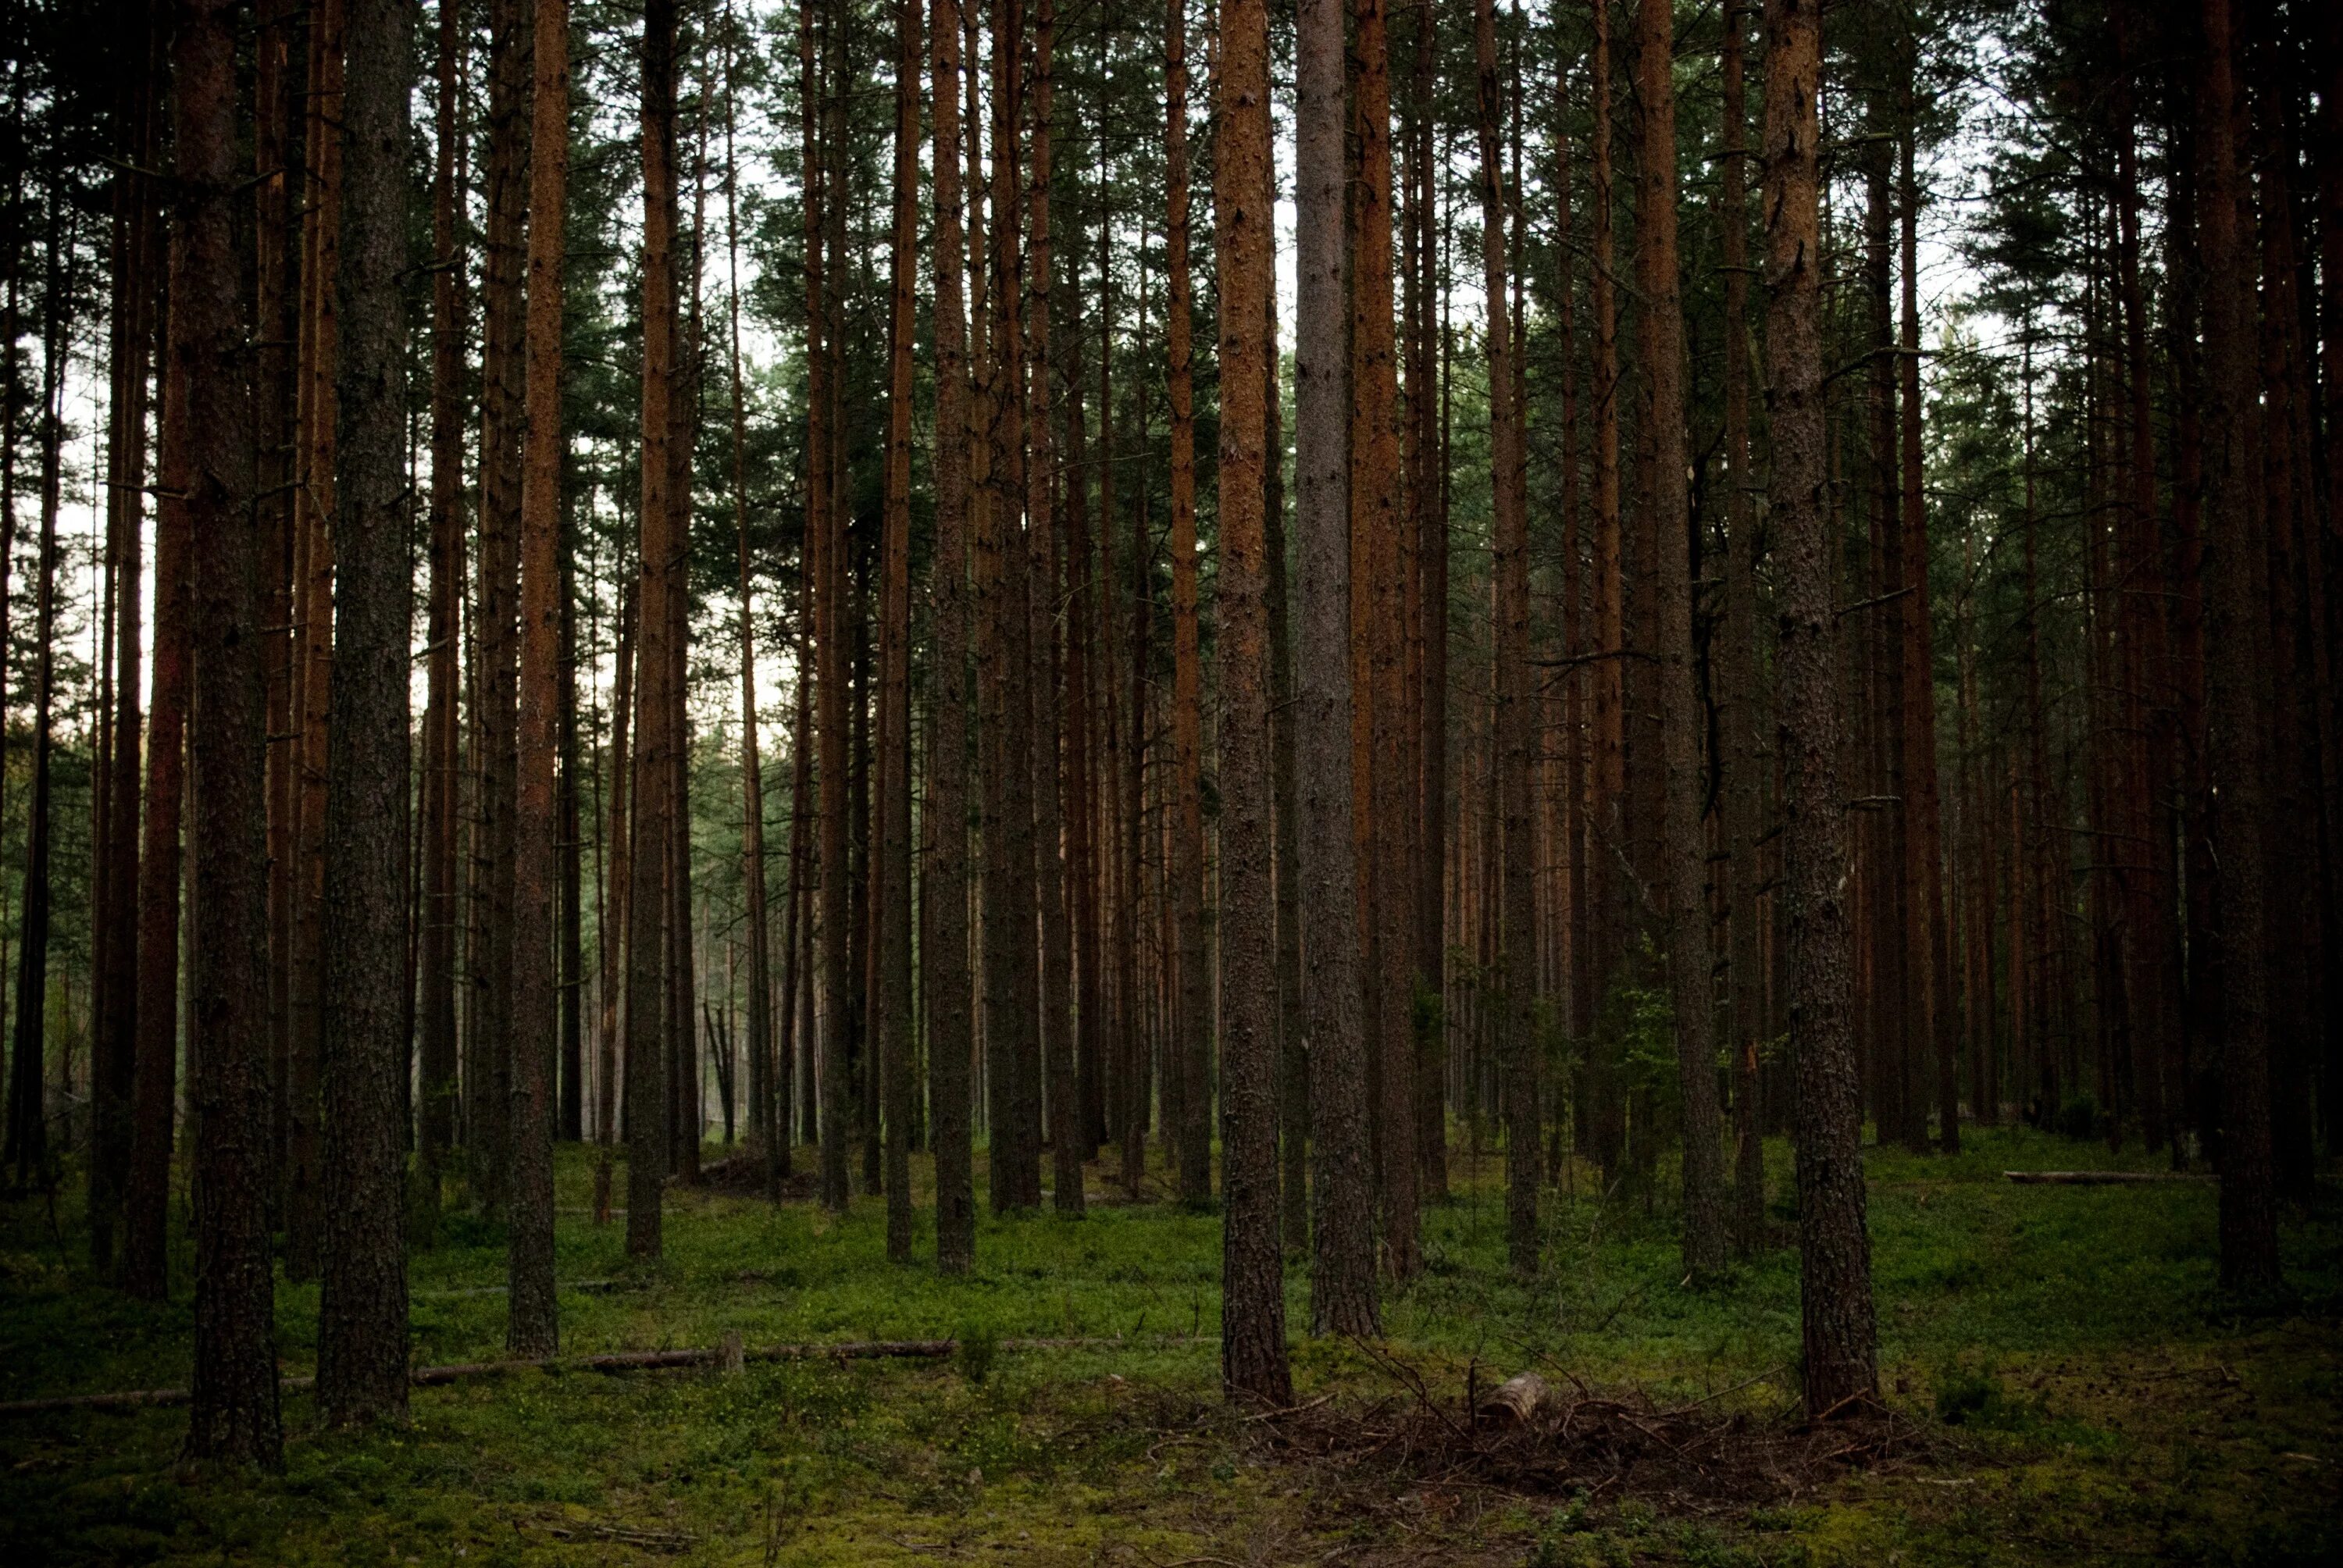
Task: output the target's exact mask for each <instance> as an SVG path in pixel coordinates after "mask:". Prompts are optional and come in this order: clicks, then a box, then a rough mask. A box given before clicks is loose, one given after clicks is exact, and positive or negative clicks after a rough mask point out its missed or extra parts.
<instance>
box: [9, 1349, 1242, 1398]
mask: <svg viewBox="0 0 2343 1568" xmlns="http://www.w3.org/2000/svg"><path fill="white" fill-rule="evenodd" d="M1195 1337H1196V1336H1193V1335H1187V1334H1175V1335H1167V1336H1165V1337H1164V1338H1163V1339H1161V1340H1160V1341H1158V1342H1157V1344H1159V1345H1177V1344H1186V1343H1189V1342H1192V1340H1193V1339H1194V1338H1195ZM1128 1344H1131V1340H1129V1339H1127V1338H1124V1337H1122V1336H1121V1335H1111V1336H1091V1337H1086V1338H1072V1339H1026V1340H1002V1341H1001V1343H1000V1348H1001V1350H1004V1351H1042V1350H1075V1349H1082V1348H1085V1347H1094V1346H1101V1345H1128ZM726 1349H727V1347H726V1346H724V1345H720V1344H718V1345H703V1346H693V1347H690V1348H687V1349H680V1350H665V1351H608V1352H603V1353H601V1354H599V1355H590V1356H546V1357H542V1358H528V1357H522V1358H518V1359H516V1360H511V1361H495V1362H457V1363H455V1364H453V1365H449V1366H437V1367H417V1368H415V1369H414V1370H413V1371H412V1372H409V1373H408V1374H407V1382H410V1383H412V1384H414V1385H415V1386H416V1387H417V1388H436V1387H438V1386H439V1385H441V1384H444V1383H452V1382H464V1381H466V1380H467V1379H470V1378H481V1377H501V1376H503V1375H504V1374H506V1373H507V1372H665V1371H670V1370H673V1369H675V1368H679V1367H696V1366H714V1365H717V1364H719V1362H722V1361H723V1360H724V1358H725V1352H726ZM959 1349H960V1342H959V1341H958V1340H843V1341H836V1342H813V1343H807V1344H781V1345H756V1346H752V1347H747V1348H743V1349H742V1350H740V1351H739V1352H738V1353H739V1356H740V1359H741V1361H743V1362H801V1361H942V1360H945V1359H947V1358H949V1357H950V1356H951V1355H952V1354H953V1353H954V1352H957V1351H958V1350H959ZM316 1386H317V1379H316V1378H315V1377H311V1376H306V1375H303V1376H291V1377H283V1378H279V1379H278V1380H277V1387H278V1388H279V1389H280V1390H281V1391H283V1392H287V1393H297V1392H305V1391H307V1390H308V1389H311V1388H314V1387H316ZM187 1397H188V1395H187V1391H186V1389H183V1388H149V1389H129V1390H124V1391H120V1392H111V1393H75V1394H57V1395H53V1396H51V1397H49V1398H46V1399H19V1400H9V1401H6V1402H0V1417H6V1416H12V1415H42V1414H46V1413H48V1412H53V1411H63V1410H144V1409H147V1408H150V1407H153V1406H158V1405H176V1404H185V1403H186V1402H187Z"/></svg>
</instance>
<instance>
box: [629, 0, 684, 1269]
mask: <svg viewBox="0 0 2343 1568" xmlns="http://www.w3.org/2000/svg"><path fill="white" fill-rule="evenodd" d="M675 29H676V6H675V4H674V0H650V3H649V5H647V6H646V7H645V9H644V12H643V64H642V154H643V263H642V271H643V408H642V414H643V445H642V507H641V516H640V518H639V525H640V528H641V544H640V552H641V558H640V571H641V578H640V582H641V588H640V591H639V597H638V598H637V600H636V617H637V620H636V638H635V657H636V673H635V737H636V739H635V755H634V780H633V786H632V793H633V795H634V818H635V820H634V841H633V847H632V850H631V853H630V857H629V861H630V863H629V865H628V872H629V886H628V892H627V1251H628V1252H629V1253H630V1254H632V1255H634V1256H637V1257H652V1258H656V1257H658V1256H659V1251H660V1248H661V1244H662V1238H661V1235H660V1231H661V1214H660V1203H661V1199H662V1192H663V1189H664V1186H665V1182H666V1179H667V1171H668V1105H669V1092H670V1090H671V1088H672V1086H671V1085H670V1084H669V1081H668V1080H669V1076H670V1061H669V1050H668V1041H669V1010H668V1000H669V992H668V987H667V960H668V940H669V930H668V928H669V923H670V920H671V914H670V910H669V901H668V871H669V865H668V861H669V848H668V846H669V834H670V828H669V812H670V810H672V809H673V807H674V802H673V800H672V798H671V794H670V786H671V781H672V774H673V771H674V768H673V753H672V746H673V738H672V726H671V722H670V718H669V706H670V704H671V703H672V702H673V701H674V700H675V699H676V698H677V696H678V694H677V693H676V692H674V691H673V690H672V689H671V678H672V663H671V660H670V658H669V648H668V644H669V638H670V637H671V636H672V635H673V619H672V617H671V615H670V613H669V608H668V598H669V591H670V584H671V583H672V582H673V580H674V577H675V574H674V572H673V570H672V566H673V563H672V561H671V560H670V557H671V556H672V554H673V553H674V548H675V540H674V536H673V530H672V526H671V525H672V522H673V508H672V506H671V504H670V499H669V491H670V489H671V487H672V486H673V484H674V481H675V475H674V467H673V464H672V461H671V459H670V456H669V447H670V446H671V444H672V442H673V440H674V426H675V421H674V417H673V405H674V399H675V396H676V386H675V383H676V357H677V346H676V336H677V319H676V298H675V208H676V198H675Z"/></svg>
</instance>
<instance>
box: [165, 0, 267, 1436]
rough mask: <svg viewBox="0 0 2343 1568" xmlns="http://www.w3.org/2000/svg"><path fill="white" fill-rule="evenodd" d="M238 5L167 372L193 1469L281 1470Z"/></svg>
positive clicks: (196, 85) (202, 142) (185, 167)
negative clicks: (177, 573)
mask: <svg viewBox="0 0 2343 1568" xmlns="http://www.w3.org/2000/svg"><path fill="white" fill-rule="evenodd" d="M235 13H236V8H235V6H234V5H231V4H229V3H228V0H180V4H179V5H178V7H177V17H176V22H177V27H176V36H175V38H174V39H173V42H172V64H173V89H174V93H173V96H174V110H173V126H172V131H173V134H172V148H173V156H174V172H175V174H176V176H177V177H176V187H175V199H174V202H173V215H172V216H173V222H172V228H171V236H172V239H171V349H170V361H171V371H172V375H173V377H174V378H175V379H177V380H179V381H180V384H181V385H183V386H184V387H186V398H185V401H184V403H183V405H182V410H183V413H184V417H185V418H186V436H185V445H184V447H181V448H180V449H182V450H184V451H185V452H186V470H185V473H186V481H187V483H186V491H185V504H186V509H187V524H188V528H189V531H190V532H191V533H192V534H193V536H194V537H195V538H199V539H201V540H203V541H204V548H202V549H201V550H199V551H198V552H196V562H195V565H196V619H195V625H196V649H195V679H194V688H193V702H192V704H191V711H192V713H193V715H194V719H195V723H194V726H193V749H194V761H195V789H194V799H195V802H196V820H195V834H194V842H195V847H196V865H195V884H194V904H193V907H194V908H196V909H197V910H201V911H202V914H203V920H204V940H202V941H201V942H198V943H197V944H196V950H195V977H194V1003H193V1019H192V1021H193V1025H194V1028H193V1031H192V1034H193V1046H194V1049H193V1052H192V1055H193V1058H194V1063H195V1066H194V1073H193V1080H192V1085H191V1094H190V1098H191V1101H192V1102H193V1107H194V1114H195V1127H196V1180H195V1183H194V1186H195V1211H196V1225H195V1229H196V1305H195V1351H196V1353H195V1379H194V1382H193V1384H192V1388H191V1398H190V1402H189V1408H188V1419H187V1442H186V1452H187V1455H188V1457H189V1458H191V1459H197V1460H206V1459H214V1460H226V1461H229V1462H246V1463H252V1464H259V1465H264V1466H267V1467H269V1468H275V1467H276V1466H277V1465H278V1464H280V1463H281V1462H283V1453H284V1441H285V1439H284V1422H283V1418H282V1416H281V1414H280V1412H279V1409H278V1405H277V1333H276V1327H277V1325H276V1312H275V1304H274V1297H275V1284H274V1281H273V1278H272V1273H271V1269H270V1261H269V1255H268V1254H269V1246H268V1240H269V1238H268V1085H267V1077H266V1068H267V1052H268V1015H267V1002H266V998H267V994H268V993H267V988H266V984H265V983H264V977H265V976H266V973H267V966H268V949H267V940H268V924H267V920H268V915H267V881H266V878H267V869H266V866H267V862H266V805H265V779H266V767H265V764H264V761H263V759H264V758H265V757H266V751H267V737H268V727H267V712H266V688H265V686H264V684H263V682H262V679H261V668H260V633H261V628H260V624H259V614H258V611H259V608H260V607H259V594H258V588H259V578H260V562H259V543H260V540H259V537H258V536H259V530H258V528H257V527H256V515H255V512H254V508H253V446H252V422H251V389H250V384H249V382H248V381H247V380H246V374H247V373H246V370H245V368H244V367H245V359H244V356H245V354H246V334H245V331H244V311H243V307H242V302H241V301H239V300H238V299H237V297H236V293H237V288H236V285H237V280H238V277H239V276H240V274H239V269H238V268H237V266H236V249H235V245H236V241H235V219H234V216H233V213H232V210H231V203H232V201H233V199H234V193H235V190H236V184H237V181H238V176H237V173H236V168H235V156H236V35H235V22H236V14H235Z"/></svg>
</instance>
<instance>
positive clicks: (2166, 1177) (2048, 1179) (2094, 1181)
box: [2002, 1171, 2220, 1187]
mask: <svg viewBox="0 0 2343 1568" xmlns="http://www.w3.org/2000/svg"><path fill="white" fill-rule="evenodd" d="M2002 1175H2003V1177H2004V1178H2006V1180H2008V1181H2015V1182H2017V1183H2018V1184H2019V1185H2021V1186H2026V1187H2127V1186H2130V1185H2133V1184H2134V1183H2137V1182H2142V1181H2219V1180H2220V1178H2219V1177H2218V1176H2216V1175H2214V1174H2212V1173H2211V1172H2209V1171H2201V1172H2200V1171H2003V1172H2002Z"/></svg>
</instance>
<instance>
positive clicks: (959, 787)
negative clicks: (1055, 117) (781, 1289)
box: [923, 0, 976, 1274]
mask: <svg viewBox="0 0 2343 1568" xmlns="http://www.w3.org/2000/svg"><path fill="white" fill-rule="evenodd" d="M933 4H934V10H933V13H932V18H931V23H930V36H929V50H930V54H929V61H930V65H929V69H930V96H931V102H930V114H931V115H932V116H933V121H934V126H935V143H934V147H935V152H934V158H933V167H934V180H935V209H936V210H935V226H934V235H935V266H934V274H935V313H936V316H935V343H936V372H935V375H936V437H935V442H936V446H935V457H934V469H935V491H936V525H935V526H936V543H935V560H934V564H933V565H932V566H931V567H930V568H929V569H930V572H931V574H932V576H931V577H930V579H929V595H930V615H931V617H932V618H933V622H934V627H935V639H936V641H935V673H934V675H933V677H932V679H933V681H934V683H935V693H934V704H935V718H934V724H935V740H934V745H935V759H934V763H933V769H934V771H933V774H932V777H931V779H930V789H931V793H930V798H929V804H928V809H929V813H930V816H931V817H932V818H933V819H934V822H935V848H934V850H933V852H932V855H931V858H930V860H929V864H928V873H927V878H926V881H925V883H924V885H923V891H924V892H925V894H926V898H925V904H926V907H927V909H928V910H929V920H930V928H929V931H930V936H929V945H928V947H927V948H926V950H925V951H924V954H923V957H924V958H925V960H926V963H925V966H924V967H925V976H924V978H925V981H926V986H925V995H926V999H927V1005H928V1103H929V1114H930V1116H931V1117H932V1119H933V1121H932V1131H931V1137H932V1139H933V1141H934V1147H935V1162H936V1267H937V1269H938V1271H940V1272H943V1273H947V1274H953V1273H966V1272H967V1271H969V1269H970V1268H971V1267H973V1266H974V1263H975V1260H976V1200H975V1196H974V1171H973V1156H972V1154H971V1151H970V1143H971V1141H972V1128H971V1126H970V1120H971V1112H972V1109H973V1106H972V1100H971V1095H970V1081H969V1080H970V1070H971V1062H972V1060H973V1052H974V1049H975V1040H974V1039H973V1032H972V1030H973V1023H974V1019H973V1016H972V1014H971V1012H970V1000H971V998H970V990H969V986H970V973H969V961H968V936H969V933H968V708H967V704H966V701H965V696H966V691H967V680H968V635H969V626H968V523H969V517H968V513H969V483H968V458H969V434H970V432H969V387H968V339H967V332H968V322H967V315H966V308H965V306H964V304H963V302H962V294H961V278H962V266H963V259H962V256H961V250H962V245H963V240H962V236H961V228H960V203H961V193H960V0H933Z"/></svg>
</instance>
